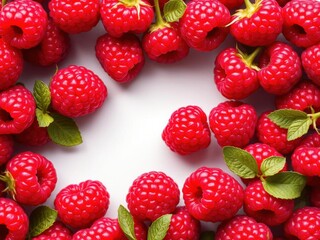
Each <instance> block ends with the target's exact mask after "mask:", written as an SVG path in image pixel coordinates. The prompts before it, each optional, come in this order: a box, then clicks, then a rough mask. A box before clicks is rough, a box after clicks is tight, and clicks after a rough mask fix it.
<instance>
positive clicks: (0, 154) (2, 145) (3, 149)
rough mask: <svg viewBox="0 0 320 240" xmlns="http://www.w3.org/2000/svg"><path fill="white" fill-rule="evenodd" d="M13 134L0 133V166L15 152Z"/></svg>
mask: <svg viewBox="0 0 320 240" xmlns="http://www.w3.org/2000/svg"><path fill="white" fill-rule="evenodd" d="M13 146H14V142H13V138H12V135H0V166H1V165H5V163H7V162H8V161H9V159H10V158H11V156H12V154H13Z"/></svg>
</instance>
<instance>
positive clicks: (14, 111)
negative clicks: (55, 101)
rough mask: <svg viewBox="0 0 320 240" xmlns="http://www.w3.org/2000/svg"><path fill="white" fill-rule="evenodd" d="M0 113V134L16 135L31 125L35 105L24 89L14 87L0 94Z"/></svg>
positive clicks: (30, 94)
mask: <svg viewBox="0 0 320 240" xmlns="http://www.w3.org/2000/svg"><path fill="white" fill-rule="evenodd" d="M9 99H10V101H9ZM0 111H1V112H2V113H1V116H0V119H1V121H0V134H17V133H21V132H22V131H24V130H25V129H26V128H28V127H29V126H30V125H31V124H32V122H33V119H34V118H35V111H36V103H35V100H34V98H33V95H32V93H31V92H30V91H29V90H28V89H27V88H26V87H24V86H22V85H14V86H12V87H10V88H8V89H6V90H4V91H2V92H0Z"/></svg>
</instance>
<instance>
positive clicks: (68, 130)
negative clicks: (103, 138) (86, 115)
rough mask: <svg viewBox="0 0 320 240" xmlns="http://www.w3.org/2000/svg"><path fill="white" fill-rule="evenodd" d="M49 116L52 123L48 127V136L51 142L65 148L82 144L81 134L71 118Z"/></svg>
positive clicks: (54, 114)
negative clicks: (51, 118)
mask: <svg viewBox="0 0 320 240" xmlns="http://www.w3.org/2000/svg"><path fill="white" fill-rule="evenodd" d="M51 115H52V117H53V119H54V121H53V122H52V123H51V124H50V125H49V126H48V134H49V137H50V139H51V140H52V141H53V142H55V143H57V144H59V145H62V146H67V147H71V146H76V145H79V144H81V143H82V137H81V133H80V131H79V129H78V126H77V124H76V122H75V121H74V120H73V119H72V118H68V117H65V116H62V115H60V114H57V113H53V114H51Z"/></svg>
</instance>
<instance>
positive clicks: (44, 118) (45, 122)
mask: <svg viewBox="0 0 320 240" xmlns="http://www.w3.org/2000/svg"><path fill="white" fill-rule="evenodd" d="M36 116H37V120H38V124H39V127H48V126H49V125H50V124H51V123H52V122H53V118H52V117H51V116H50V115H49V114H48V113H44V112H43V111H42V110H40V109H39V108H36Z"/></svg>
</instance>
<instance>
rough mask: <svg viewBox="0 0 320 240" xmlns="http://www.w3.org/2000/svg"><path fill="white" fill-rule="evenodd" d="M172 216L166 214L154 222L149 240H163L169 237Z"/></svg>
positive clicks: (149, 231)
mask: <svg viewBox="0 0 320 240" xmlns="http://www.w3.org/2000/svg"><path fill="white" fill-rule="evenodd" d="M171 217H172V214H165V215H162V216H161V217H159V218H158V219H156V220H155V221H154V222H152V224H151V226H150V227H149V229H148V240H162V239H164V238H165V236H166V235H167V231H168V229H169V227H170V222H171Z"/></svg>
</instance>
